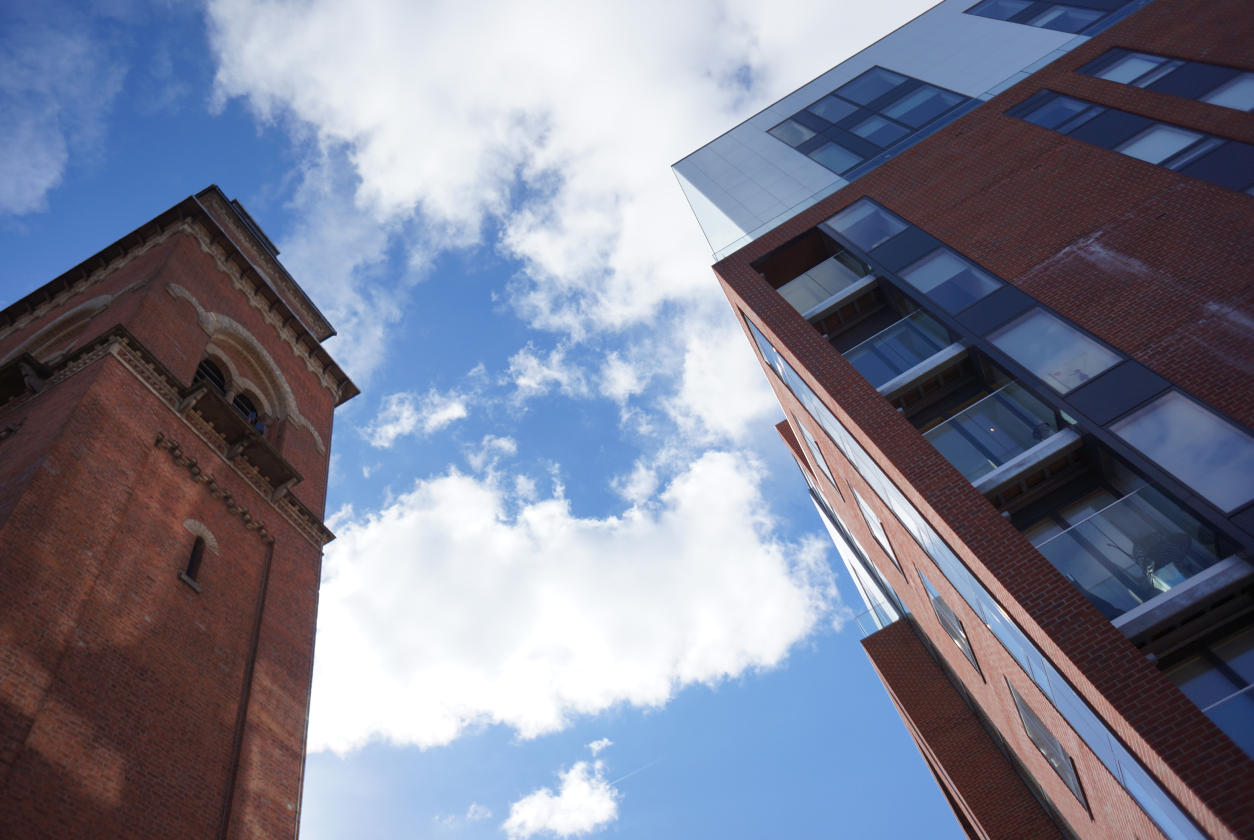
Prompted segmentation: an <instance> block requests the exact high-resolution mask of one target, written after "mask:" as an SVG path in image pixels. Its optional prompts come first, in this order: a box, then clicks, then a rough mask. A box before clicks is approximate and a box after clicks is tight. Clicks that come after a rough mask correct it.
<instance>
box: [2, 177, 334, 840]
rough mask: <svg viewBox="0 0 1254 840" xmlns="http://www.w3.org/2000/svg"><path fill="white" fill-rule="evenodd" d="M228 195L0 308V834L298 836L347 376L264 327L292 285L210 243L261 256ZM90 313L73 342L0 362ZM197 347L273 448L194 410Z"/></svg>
mask: <svg viewBox="0 0 1254 840" xmlns="http://www.w3.org/2000/svg"><path fill="white" fill-rule="evenodd" d="M215 202H216V209H217V211H218V214H217V219H218V221H215V214H214V213H212V212H209V211H208V210H207V209H206V208H207V207H210V208H214V207H215ZM225 208H227V205H226V203H225V199H223V198H222V197H221V195H220V193H217V191H216V189H213V190H210V191H206V193H205V194H202V195H201V196H200V197H199V201H198V200H196V199H189V200H188V201H187V202H184V203H183V204H181V205H179V206H178V207H176V208H175V210H172V211H170V212H169V213H166V214H163V216H161V217H158V219H157V220H154V222H152V223H150V224H149V225H146V226H145V227H143V228H141V229H140V230H139V231H137V233H136V234H133V235H132V236H131V237H128V238H126V239H124V240H122V241H121V243H119V245H115V246H112V247H111V248H110V249H106V251H105V252H102V254H101V255H98V257H96V258H93V260H89V261H88V262H87V263H84V264H83V266H80V268H79V269H78V270H76V271H75V272H70V273H69V274H67V275H66V276H64V277H63V278H59V279H58V281H54V282H53V283H51V284H49V286H47V287H45V288H44V289H43V290H41V292H43V293H44V294H43V295H41V294H40V293H39V292H37V293H35V295H32V296H31V297H29V298H27V299H26V300H25V301H22V302H19V304H16V305H15V306H13V307H10V308H9V310H6V312H5V313H3V314H2V315H0V360H3V361H0V383H2V384H3V387H5V388H6V391H5V393H4V395H3V396H0V430H2V429H13V431H12V432H11V433H10V434H8V435H7V436H5V437H3V439H0V558H3V562H2V563H0V835H2V836H4V837H6V838H15V840H16V839H17V838H32V840H33V839H34V838H40V840H43V838H77V837H97V836H99V837H118V838H165V837H168V838H205V840H224V839H225V838H263V837H264V838H271V837H275V838H277V837H284V838H289V837H292V836H294V835H295V832H296V828H297V821H298V814H299V804H300V780H301V768H302V766H303V761H304V755H303V752H304V735H305V720H306V712H307V707H308V696H309V681H310V676H311V667H312V655H313V636H314V622H315V616H316V611H317V594H318V586H319V576H320V564H321V556H322V545H323V543H324V542H325V540H327V539H329V538H330V536H331V535H330V534H329V532H327V531H326V529H325V528H324V527H323V526H322V525H321V516H322V510H323V504H324V498H325V491H326V477H327V465H328V456H329V451H328V449H329V445H330V441H331V427H332V423H331V418H332V412H333V410H334V407H335V406H336V405H337V404H338V403H339V402H342V401H343V399H346V398H347V397H350V396H352V394H354V393H355V389H353V388H352V384H351V382H348V380H347V379H346V378H344V377H343V375H342V374H341V373H339V371H338V368H334V367H331V366H324V365H321V364H316V363H315V364H310V359H311V358H312V359H314V360H315V362H317V360H318V357H319V356H320V357H325V353H324V352H320V348H318V350H319V353H318V354H311V352H310V349H309V348H310V342H309V339H308V338H306V339H305V341H304V343H302V342H300V341H295V340H293V335H294V334H295V331H294V330H293V328H292V327H291V326H290V325H289V326H288V327H287V333H286V334H284V332H283V329H284V326H283V322H282V321H281V320H279V318H278V316H277V313H278V312H279V311H281V310H282V307H281V306H280V305H279V303H278V302H277V301H278V300H279V299H282V298H283V296H284V294H286V295H288V296H289V299H291V291H290V289H284V288H283V287H282V286H281V285H280V284H279V283H277V282H273V273H272V272H273V267H270V268H269V270H268V271H267V269H266V268H265V267H263V268H261V269H258V265H259V264H260V260H259V258H256V257H255V254H254V258H252V259H250V260H249V261H247V263H245V264H243V265H241V263H242V262H243V261H241V260H238V259H237V260H232V259H231V258H230V254H231V253H232V252H236V251H238V249H239V248H240V247H241V245H242V246H246V247H248V248H250V249H253V250H254V251H256V250H258V246H257V245H256V244H255V243H253V242H251V241H248V239H247V237H245V236H242V235H241V233H240V232H239V231H238V230H236V231H231V232H230V233H229V234H228V232H227V231H228V230H229V228H227V227H226V225H225V223H224V222H223V221H221V220H222V219H223V215H224V214H223V209H225ZM237 237H238V238H237ZM250 266H251V269H252V272H253V273H251V274H250V273H249V268H250ZM263 272H264V273H263ZM262 281H265V282H266V283H267V284H268V285H267V286H266V287H264V288H263V287H262V286H261V283H262ZM176 287H177V288H176ZM276 288H277V289H278V291H277V292H276V291H275V289H276ZM179 290H181V291H179ZM267 295H268V296H269V300H266V296H267ZM92 302H94V303H92ZM87 303H92V306H91V307H90V308H89V310H88V311H91V312H94V314H93V315H92V317H91V318H90V319H89V320H88V321H87V322H86V326H85V327H84V328H82V329H81V330H80V331H78V332H77V334H75V335H74V336H73V337H72V339H69V340H70V341H71V342H72V343H69V344H68V345H67V344H66V343H65V342H60V343H59V346H56V347H44V348H42V349H41V350H40V353H41V355H42V358H40V357H38V356H30V355H18V356H16V357H15V356H14V352H15V351H18V350H20V349H23V348H25V349H30V348H31V347H38V346H39V344H40V342H39V340H38V339H36V340H35V341H34V342H32V341H31V339H32V338H34V337H37V336H39V335H40V334H41V331H42V334H44V335H47V334H48V332H47V328H48V327H49V325H55V324H58V323H66V322H67V320H68V319H67V318H66V316H67V314H68V313H74V312H76V311H78V310H80V307H82V306H83V305H84V304H87ZM102 303H103V304H104V305H101V304H102ZM303 304H304V302H303V301H300V300H292V306H291V309H295V308H297V307H298V306H301V305H303ZM97 308H98V311H96V309H97ZM283 311H285V312H287V311H290V310H283ZM289 324H290V322H289ZM314 328H315V329H316V327H314ZM315 343H316V342H315ZM211 346H220V347H221V348H222V353H223V354H224V355H226V356H229V357H230V361H231V362H232V364H234V365H235V366H236V370H237V372H238V373H239V375H240V378H241V379H246V380H248V381H250V382H253V383H255V386H256V389H257V391H258V392H260V393H258V397H260V398H264V399H266V400H268V401H269V402H270V403H272V405H271V406H270V408H271V413H272V415H273V416H274V417H275V418H276V422H275V423H274V424H273V425H272V427H271V428H270V429H268V430H267V439H268V442H269V444H270V445H272V446H273V451H274V452H277V453H278V457H277V459H276V457H275V455H273V454H266V453H267V452H269V450H265V444H264V443H263V442H260V441H258V440H251V441H249V442H248V445H249V446H251V447H252V448H246V447H245V448H242V449H239V450H238V451H232V445H236V446H237V448H238V447H239V446H240V443H239V442H240V441H241V440H242V437H241V435H242V434H243V432H242V431H241V430H240V429H243V428H246V424H244V426H241V427H240V428H236V426H238V425H239V421H238V420H232V422H233V423H235V424H236V426H230V425H229V424H228V425H223V424H222V422H221V421H220V422H219V423H218V424H217V425H216V427H215V426H214V425H211V422H212V421H209V420H206V418H207V417H209V416H211V415H210V413H209V411H208V408H207V405H208V400H207V398H206V397H204V396H203V395H202V396H201V397H200V398H199V400H197V399H196V392H195V389H193V388H192V387H191V386H192V376H193V374H194V372H195V370H196V367H197V365H198V364H199V362H200V360H201V359H202V358H204V357H205V354H206V350H207V348H210V347H211ZM257 348H261V349H262V350H264V351H265V352H264V354H261V353H258V351H257ZM299 348H303V352H302V350H301V349H299ZM23 360H24V361H25V365H24V366H22V363H23ZM328 361H329V358H328ZM270 365H273V367H270ZM6 400H7V401H6ZM223 405H226V403H223ZM224 435H225V437H224ZM253 437H254V438H256V437H259V435H254V436H253ZM262 450H265V451H264V452H263V451H262ZM276 465H277V466H276ZM276 470H278V472H276ZM285 470H286V471H287V472H284V471H285ZM288 474H292V475H295V474H299V476H300V478H301V480H300V481H298V482H296V483H295V484H294V485H291V486H290V487H289V488H286V489H285V488H282V487H276V486H272V484H273V482H274V481H275V480H276V479H274V476H275V475H288ZM205 533H208V534H210V535H211V536H212V538H213V539H212V543H211V545H210V547H209V548H207V549H206V551H205V557H204V561H203V564H202V566H201V571H200V573H199V575H198V580H197V581H196V583H197V585H198V587H199V591H197V589H195V588H193V586H192V585H190V584H189V583H187V582H184V581H183V580H181V579H180V572H182V571H184V569H185V567H186V565H187V560H188V557H189V555H190V552H191V549H192V545H193V543H194V541H195V540H196V537H197V535H198V534H205ZM215 549H216V550H215Z"/></svg>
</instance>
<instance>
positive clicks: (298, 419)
mask: <svg viewBox="0 0 1254 840" xmlns="http://www.w3.org/2000/svg"><path fill="white" fill-rule="evenodd" d="M165 290H166V291H167V292H169V293H170V296H171V297H173V298H175V299H176V300H180V299H181V300H185V301H187V302H188V303H190V304H191V305H192V306H193V307H194V308H195V309H196V320H197V323H198V324H199V325H200V328H201V329H202V330H204V331H205V334H206V335H208V336H209V337H210V338H211V339H213V340H215V341H219V343H220V344H222V345H223V346H224V347H225V348H226V349H229V350H232V351H234V352H236V353H238V354H239V355H240V356H242V357H243V358H244V360H245V361H246V362H250V363H251V364H252V366H253V367H254V369H255V372H256V373H258V374H259V375H260V376H261V378H262V380H263V381H264V382H265V383H266V384H267V385H269V386H270V390H271V391H272V394H270V395H268V396H271V397H273V400H274V402H275V403H276V405H275V406H274V407H273V408H274V412H273V413H274V414H275V415H276V419H283V418H284V417H286V418H288V419H290V420H291V421H292V422H293V423H295V424H296V425H298V426H302V427H304V428H305V429H308V430H309V433H310V434H311V435H313V439H314V445H315V446H316V447H317V449H318V453H319V454H320V455H323V456H325V455H326V454H327V448H326V444H324V443H323V442H322V435H320V434H318V430H317V429H315V428H314V426H313V423H311V422H309V421H308V420H307V419H305V417H304V416H303V415H302V414H301V413H300V409H299V408H298V407H297V404H296V395H295V394H293V393H292V387H291V386H290V385H288V384H287V377H285V376H284V375H283V371H282V370H280V369H279V366H278V364H277V363H275V361H274V357H273V356H271V355H270V353H269V352H268V351H267V350H266V348H265V347H263V346H262V344H261V342H260V341H258V340H257V338H256V336H254V335H253V334H252V333H251V332H249V331H248V328H247V327H245V326H244V325H243V324H241V323H239V322H238V321H236V320H235V319H234V318H231V317H229V316H227V315H223V314H222V313H220V312H207V311H206V310H205V308H204V307H203V306H201V304H200V301H198V300H196V297H195V295H193V294H192V293H191V292H189V291H187V289H184V288H183V287H182V286H180V285H178V284H177V283H169V284H167V285H166V287H165ZM259 390H260V389H259ZM280 402H281V403H282V405H281V406H280V405H278V404H277V403H280ZM280 408H281V410H280Z"/></svg>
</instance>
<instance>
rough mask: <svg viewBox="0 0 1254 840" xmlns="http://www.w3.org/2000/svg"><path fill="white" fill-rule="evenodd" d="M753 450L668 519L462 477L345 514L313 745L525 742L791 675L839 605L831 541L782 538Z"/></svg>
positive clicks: (714, 467) (676, 493) (694, 470)
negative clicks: (762, 676) (485, 734)
mask: <svg viewBox="0 0 1254 840" xmlns="http://www.w3.org/2000/svg"><path fill="white" fill-rule="evenodd" d="M759 479H760V476H759V475H758V473H757V472H756V470H755V468H753V467H752V466H751V465H750V464H749V463H747V462H746V461H745V459H744V457H743V456H740V455H735V454H731V453H720V452H710V453H706V454H704V455H702V456H701V457H700V458H699V459H697V460H695V461H694V462H692V463H691V464H689V465H688V467H687V469H686V470H684V471H682V472H681V473H680V474H679V475H678V477H676V478H675V479H674V480H673V481H672V482H671V483H670V485H669V486H668V487H667V488H666V490H665V492H663V493H662V495H661V496H660V497H658V500H657V502H656V503H654V504H653V505H651V506H637V507H633V508H631V509H629V510H628V511H626V512H625V513H623V514H622V515H621V516H618V517H610V518H607V519H587V518H579V517H576V516H574V515H573V514H572V513H571V509H570V505H569V504H568V502H567V501H566V500H565V499H563V498H562V497H561V496H560V492H559V494H558V495H557V496H555V497H553V498H549V499H542V500H520V499H518V498H517V497H515V496H511V494H510V493H509V487H510V485H511V484H512V482H510V481H509V477H508V476H506V475H503V474H499V473H494V472H489V473H487V474H486V475H485V476H484V477H482V478H476V477H473V476H467V475H463V474H460V473H458V472H456V471H450V472H449V473H448V474H446V475H442V476H437V477H434V478H431V479H428V480H424V481H419V482H418V483H417V484H416V486H415V487H414V488H413V490H412V491H410V492H409V493H406V494H404V495H401V496H399V497H397V498H395V499H394V500H393V501H392V502H391V503H390V504H389V505H388V506H386V507H385V508H384V509H383V510H381V511H379V512H377V513H374V514H370V515H365V516H358V515H356V514H354V513H353V512H352V511H351V510H344V511H341V512H340V513H339V514H337V515H336V516H335V517H334V520H335V528H336V531H337V533H338V534H339V537H338V538H337V539H336V541H335V542H333V543H331V544H330V546H329V547H328V550H327V555H326V565H325V569H326V576H325V581H324V584H323V588H322V597H321V607H320V611H319V621H318V633H319V635H318V657H317V661H316V663H315V677H314V680H315V684H314V691H313V710H312V718H311V722H310V730H309V743H310V748H311V749H313V750H321V749H328V748H330V749H334V750H337V751H341V752H343V751H347V750H351V749H353V748H355V747H358V746H360V745H362V744H364V743H366V742H367V741H369V740H371V739H375V738H382V739H388V740H391V741H393V742H396V743H403V744H416V745H419V746H423V747H426V746H433V745H438V744H445V743H448V742H449V741H451V740H453V739H455V738H456V737H458V735H459V734H460V733H461V732H463V731H464V730H465V729H466V728H467V727H471V726H475V725H480V724H491V723H500V724H504V725H507V726H510V727H513V728H515V729H516V730H517V731H518V733H519V734H520V736H521V737H524V738H531V737H535V736H537V735H540V734H543V733H546V732H552V731H555V730H559V729H561V728H562V727H564V726H566V725H567V724H568V723H569V721H570V720H571V718H572V716H574V715H579V714H587V713H595V712H599V711H602V710H605V709H608V708H610V707H611V706H613V705H615V704H617V703H622V702H626V703H631V704H634V705H637V706H645V707H648V706H659V705H662V704H664V703H665V702H667V700H669V699H670V698H671V697H672V696H673V695H674V693H675V692H676V691H677V690H679V689H680V688H682V687H683V686H686V685H690V684H693V683H707V684H714V683H717V682H719V681H720V680H722V679H725V678H728V677H735V676H737V675H740V674H743V673H745V672H746V671H748V670H753V669H759V668H769V667H772V666H774V665H776V664H778V663H779V662H780V661H781V660H782V659H783V658H784V657H785V656H786V655H787V653H788V651H789V649H790V648H791V647H792V646H793V645H794V644H795V643H797V642H798V641H799V640H801V639H803V638H805V637H806V636H807V635H808V634H809V633H810V632H811V631H812V630H813V629H815V628H816V626H817V625H818V623H819V622H820V621H821V620H822V619H823V617H824V616H826V615H828V614H829V613H830V612H831V611H832V609H833V608H834V606H835V605H836V604H837V603H838V599H839V596H838V594H837V592H836V590H835V586H834V582H833V578H832V572H831V570H830V567H829V566H828V565H827V561H826V547H825V545H824V543H823V542H820V541H819V540H818V539H817V538H809V539H807V540H804V541H803V542H802V543H801V544H799V545H789V544H783V543H780V542H779V541H778V540H776V539H775V538H773V537H772V536H771V534H772V531H773V528H774V524H775V523H774V522H773V521H772V520H771V519H770V517H769V514H768V513H767V512H766V508H765V503H764V500H763V499H762V497H761V495H760V494H759V492H758V490H757V481H758V480H759Z"/></svg>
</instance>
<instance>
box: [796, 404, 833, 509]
mask: <svg viewBox="0 0 1254 840" xmlns="http://www.w3.org/2000/svg"><path fill="white" fill-rule="evenodd" d="M793 421H794V422H796V424H797V428H798V429H800V430H801V436H802V437H803V438H805V441H806V447H807V448H808V449H809V450H810V454H811V455H812V456H814V462H815V463H816V464H818V465H819V469H821V470H822V471H823V475H825V476H827V480H828V481H830V482H831V483H832V486H833V487H835V488H836V492H837V493H839V492H840V485H839V484H837V483H836V479H835V478H833V477H832V470H831V467H829V466H828V465H827V459H826V458H824V457H823V450H821V449H819V442H818V441H816V440H815V439H814V435H812V434H810V430H809V429H807V428H806V426H805V424H804V423H802V422H801V421H800V420H798V419H797V418H796V417H795V416H794V417H793Z"/></svg>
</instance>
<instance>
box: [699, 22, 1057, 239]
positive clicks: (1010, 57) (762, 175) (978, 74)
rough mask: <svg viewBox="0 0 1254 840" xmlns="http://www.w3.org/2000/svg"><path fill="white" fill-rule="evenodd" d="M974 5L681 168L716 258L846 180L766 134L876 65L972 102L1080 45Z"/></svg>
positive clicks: (912, 27)
mask: <svg viewBox="0 0 1254 840" xmlns="http://www.w3.org/2000/svg"><path fill="white" fill-rule="evenodd" d="M976 2H978V0H943V2H941V3H939V4H938V5H936V6H934V7H932V8H931V9H929V10H928V11H927V12H924V13H923V14H922V15H920V16H919V17H917V18H915V19H914V20H912V21H910V22H909V23H907V24H905V25H904V26H902V27H901V28H899V29H897V30H896V31H894V32H891V33H889V34H888V35H886V36H885V37H883V38H881V39H880V40H879V41H876V42H875V43H874V44H872V45H870V46H869V47H867V48H866V49H864V50H862V51H861V52H859V53H858V54H857V55H854V56H852V57H850V58H848V59H846V60H845V61H843V62H841V63H840V64H838V65H837V66H836V67H833V68H832V69H831V70H829V71H828V72H826V73H824V74H823V75H822V76H819V77H818V78H817V79H815V80H813V81H811V82H809V83H808V84H805V85H803V86H802V87H800V88H798V89H797V90H796V91H794V92H792V93H790V94H788V95H787V96H785V97H784V98H783V99H780V100H779V101H778V102H775V103H774V104H772V105H769V106H767V107H766V108H764V109H763V110H762V111H760V112H758V113H757V114H755V115H754V116H752V117H750V118H749V119H747V120H745V121H744V122H742V123H741V124H740V125H738V126H736V127H735V128H733V129H731V130H730V131H728V132H727V133H726V134H723V135H722V136H721V137H719V138H717V139H715V140H713V141H712V142H710V143H709V144H707V145H706V146H704V147H702V148H701V149H698V150H697V151H696V152H693V153H692V154H691V155H689V156H688V157H686V158H684V159H683V160H681V161H680V162H679V163H677V164H675V166H674V169H675V174H676V176H677V177H678V178H679V181H680V185H681V186H682V187H683V190H684V194H685V195H686V196H687V197H688V203H689V204H690V205H691V206H692V209H693V212H694V213H695V214H696V216H697V221H698V222H699V223H700V224H701V229H702V230H703V231H704V232H705V236H706V239H707V240H708V241H709V243H710V248H711V250H712V251H714V252H719V251H721V250H723V249H724V248H726V247H727V246H728V245H730V244H732V243H733V242H736V241H737V240H738V239H741V238H742V237H745V236H750V238H751V239H752V238H755V237H757V236H761V235H762V234H763V233H766V232H767V231H768V230H770V227H769V225H770V223H771V222H772V221H775V222H776V224H778V221H782V220H783V219H784V218H788V215H789V211H790V210H792V209H793V208H797V207H800V206H801V205H802V204H804V203H806V202H807V201H809V200H810V199H812V198H813V197H814V196H815V195H816V194H818V193H820V192H824V191H825V190H830V188H831V187H832V186H833V185H835V184H837V183H838V182H839V181H840V180H841V179H840V177H839V176H837V175H836V174H835V173H833V172H831V171H830V170H828V169H827V168H826V167H823V166H821V165H819V164H818V163H816V162H815V161H813V160H811V159H810V158H808V157H806V156H805V155H803V154H801V153H800V152H798V151H796V150H795V149H792V148H790V147H789V146H787V145H786V144H784V143H782V142H780V141H779V140H777V139H775V138H774V137H773V136H771V135H770V134H767V133H766V132H767V130H768V129H770V128H772V127H773V126H775V125H777V124H779V123H780V122H782V121H783V120H785V119H787V118H788V117H789V116H791V115H792V114H795V113H796V112H797V111H800V110H802V109H803V108H805V107H806V106H808V105H810V104H812V103H813V102H816V101H817V100H819V99H822V98H823V97H824V96H826V95H827V94H828V93H830V92H832V91H833V90H835V89H836V88H838V87H840V86H841V85H843V84H844V83H845V82H848V81H850V80H851V79H853V78H855V77H856V76H858V75H860V74H861V73H863V72H865V71H867V70H869V69H870V68H872V67H875V66H877V65H878V66H880V67H885V68H887V69H889V70H895V71H897V72H899V73H904V74H905V75H907V76H911V77H913V78H916V79H920V80H922V81H925V82H930V83H931V84H934V85H938V86H940V87H943V88H947V89H949V90H953V91H956V92H958V93H961V94H964V95H966V96H970V97H972V98H976V97H979V96H980V95H981V94H985V93H986V92H987V91H989V90H990V89H991V88H993V87H996V86H997V85H999V84H1001V83H1003V82H1005V81H1006V80H1007V79H1009V78H1010V77H1012V76H1014V75H1015V74H1016V73H1019V72H1021V71H1022V70H1024V68H1026V67H1028V66H1029V65H1031V64H1033V63H1035V62H1037V61H1039V60H1040V59H1042V58H1044V57H1045V56H1048V55H1049V54H1050V53H1053V52H1054V51H1055V50H1058V49H1059V48H1061V47H1062V46H1063V45H1065V44H1067V43H1068V42H1069V41H1072V40H1074V39H1075V38H1076V36H1075V35H1073V34H1071V33H1068V32H1054V31H1052V30H1048V29H1039V28H1037V27H1034V26H1025V25H1023V24H1018V23H1007V22H1005V21H1000V20H990V19H988V18H982V17H977V16H975V15H968V14H964V12H965V11H966V10H967V9H968V8H970V7H971V6H973V5H974V4H975V3H976ZM777 220H778V221H777Z"/></svg>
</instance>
